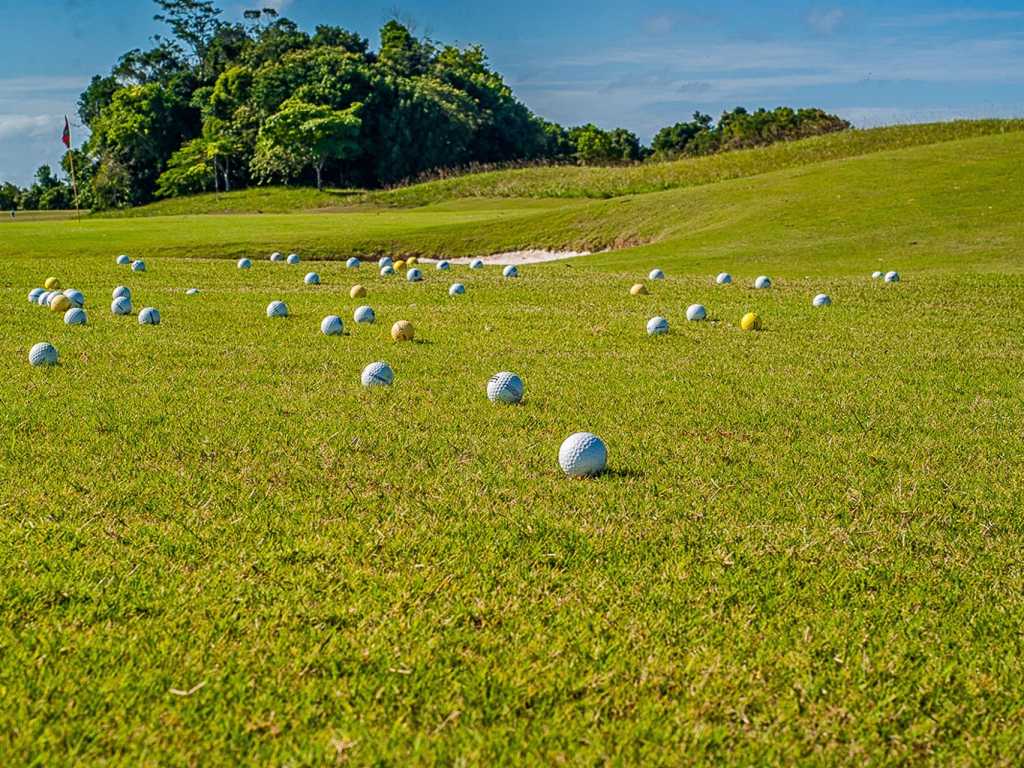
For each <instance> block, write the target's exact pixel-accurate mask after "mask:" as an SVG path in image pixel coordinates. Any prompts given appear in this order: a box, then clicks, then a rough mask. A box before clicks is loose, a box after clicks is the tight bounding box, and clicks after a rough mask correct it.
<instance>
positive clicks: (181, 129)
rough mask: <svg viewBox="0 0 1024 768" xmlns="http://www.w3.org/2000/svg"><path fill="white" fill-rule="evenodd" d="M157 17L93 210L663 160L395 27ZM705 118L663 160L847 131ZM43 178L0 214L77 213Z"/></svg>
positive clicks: (98, 141)
mask: <svg viewBox="0 0 1024 768" xmlns="http://www.w3.org/2000/svg"><path fill="white" fill-rule="evenodd" d="M154 2H155V3H156V4H157V6H158V8H159V13H158V14H157V16H156V18H157V19H158V20H160V21H162V22H164V23H165V24H166V25H167V26H168V27H169V28H170V31H171V35H170V36H169V37H167V38H164V37H159V36H158V37H156V38H155V39H154V43H155V45H154V47H153V48H152V49H150V50H146V51H143V50H138V49H136V50H131V51H129V52H128V53H126V54H124V55H123V56H122V57H121V58H120V59H119V60H118V62H117V63H116V64H115V66H114V67H113V69H112V70H111V73H110V74H109V75H107V76H99V75H97V76H95V77H94V78H93V79H92V82H91V83H90V85H89V86H88V88H87V89H86V90H85V92H84V93H83V94H82V96H81V98H80V100H79V105H78V106H79V117H80V119H81V121H82V123H83V124H85V125H86V126H87V127H88V128H89V131H90V138H89V140H88V141H87V142H86V143H85V145H84V146H83V147H82V148H81V149H80V150H77V151H76V152H75V158H74V159H75V166H76V168H77V171H78V177H79V191H80V193H81V199H82V204H83V206H85V207H92V208H97V209H101V208H116V207H126V206H132V205H137V204H140V203H145V202H149V201H150V200H152V199H154V198H155V197H174V196H178V195H185V194H191V193H195V192H203V191H220V190H225V191H227V190H232V189H236V188H240V187H247V186H252V185H263V184H285V185H287V184H312V183H314V182H315V183H316V185H317V187H318V188H322V187H323V186H324V185H325V184H329V185H332V186H342V187H365V188H375V187H383V186H389V185H394V184H396V183H399V182H401V181H403V180H406V179H412V178H416V177H418V176H421V175H423V174H424V173H427V172H432V171H437V170H442V169H452V168H463V167H468V166H476V165H495V164H499V165H500V164H505V163H522V162H556V163H571V162H575V163H579V164H582V165H601V164H614V163H632V162H638V161H640V160H643V159H645V158H646V157H649V156H651V155H652V151H651V150H648V149H646V148H645V147H642V146H641V144H640V141H639V140H638V138H637V136H636V135H635V134H633V133H631V132H629V131H627V130H625V129H622V128H619V129H615V130H612V131H606V130H602V129H601V128H598V127H597V126H595V125H592V124H588V125H584V126H580V127H577V128H571V129H565V128H563V127H561V126H559V125H556V124H553V123H550V122H548V121H545V120H544V119H542V118H540V117H538V116H536V115H534V114H533V113H532V112H530V110H529V109H528V108H527V107H526V106H525V105H523V104H522V103H520V102H519V101H517V100H516V98H515V97H514V95H513V94H512V90H511V89H510V88H509V87H508V85H506V84H505V82H504V81H503V80H502V78H501V76H500V75H499V74H498V73H496V72H494V71H493V70H492V69H491V68H490V66H489V65H488V62H487V58H486V55H485V54H484V51H483V50H482V49H481V48H480V47H479V46H469V47H466V48H459V47H456V46H452V45H442V44H440V43H437V42H434V41H432V40H429V39H425V38H419V37H416V36H415V35H414V34H413V31H412V30H410V29H409V28H408V27H407V26H406V25H403V24H401V23H399V22H398V21H395V20H392V21H389V22H387V23H386V24H385V25H384V26H383V28H382V29H381V30H380V43H379V47H378V49H377V50H376V51H373V50H371V48H370V43H369V41H368V40H366V39H364V38H362V37H360V36H359V35H358V34H355V33H353V32H350V31H348V30H345V29H343V28H341V27H336V26H325V25H321V26H318V27H317V28H316V30H315V31H314V32H313V33H312V34H310V33H308V32H305V31H303V30H301V29H299V28H298V26H297V25H296V24H295V23H293V22H292V21H290V20H288V19H286V18H283V17H280V16H279V15H278V14H277V13H276V12H275V11H273V10H269V9H265V10H250V11H245V13H244V22H242V23H230V22H226V21H224V20H223V19H222V12H221V10H220V9H219V8H217V7H215V6H214V5H213V3H212V2H210V0H154ZM698 118H699V119H700V120H701V121H705V122H701V123H700V125H698V126H697V127H696V128H694V127H693V125H694V124H680V125H677V126H673V127H672V128H666V129H665V130H663V131H662V132H661V133H659V134H658V139H656V141H655V146H654V149H653V154H654V155H655V156H658V157H666V156H675V155H679V154H703V153H706V152H713V151H719V150H722V149H731V148H734V147H738V146H748V145H750V144H756V143H767V142H771V141H776V140H780V139H785V138H796V137H799V136H803V135H809V134H810V133H815V132H824V131H829V130H838V129H841V128H845V127H848V126H847V124H846V123H844V122H843V121H841V120H839V118H836V117H834V116H831V115H826V114H825V113H823V112H820V111H819V110H801V111H799V112H794V111H793V110H789V109H779V110H775V111H774V112H764V111H761V112H757V113H754V114H752V115H750V114H747V113H746V112H745V111H744V110H742V109H737V110H736V111H734V112H732V113H727V114H726V115H723V118H722V120H721V121H720V123H719V125H718V126H712V125H711V120H710V118H706V117H703V116H698ZM65 166H66V167H65V171H67V170H68V160H67V159H66V160H65ZM42 170H43V169H40V173H42ZM45 175H46V178H45V179H44V178H41V179H40V182H39V184H37V185H35V186H33V187H32V188H31V189H30V190H17V189H16V188H14V187H13V186H10V187H3V188H0V205H3V204H4V203H5V201H6V202H7V207H13V206H21V207H24V208H32V207H43V206H45V205H56V204H58V203H59V204H61V205H66V204H67V203H68V200H69V199H70V194H71V193H70V190H69V189H68V188H67V185H66V183H63V182H61V181H59V180H56V179H53V181H55V183H56V185H57V186H58V187H59V188H61V189H63V192H62V193H61V194H57V193H56V192H54V191H53V190H52V189H51V188H50V187H47V186H46V184H49V183H50V181H49V179H50V177H52V174H51V173H50V171H49V169H46V174H45ZM37 187H38V189H37ZM47 192H49V196H48V197H47ZM7 198H10V200H7Z"/></svg>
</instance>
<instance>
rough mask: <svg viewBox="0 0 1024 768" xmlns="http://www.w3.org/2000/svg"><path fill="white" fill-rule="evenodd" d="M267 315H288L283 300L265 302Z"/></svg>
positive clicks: (286, 306)
mask: <svg viewBox="0 0 1024 768" xmlns="http://www.w3.org/2000/svg"><path fill="white" fill-rule="evenodd" d="M267 317H288V305H287V304H285V303H284V302H283V301H272V302H270V303H269V304H267Z"/></svg>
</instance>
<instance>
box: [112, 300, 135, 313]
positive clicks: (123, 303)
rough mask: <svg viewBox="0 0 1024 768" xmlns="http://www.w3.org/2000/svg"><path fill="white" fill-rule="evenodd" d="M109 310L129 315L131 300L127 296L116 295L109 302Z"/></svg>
mask: <svg viewBox="0 0 1024 768" xmlns="http://www.w3.org/2000/svg"><path fill="white" fill-rule="evenodd" d="M110 311H111V312H112V313H114V314H115V315H130V314H131V313H132V300H131V299H129V298H128V297H127V296H118V297H117V298H115V299H114V300H113V301H112V302H111V303H110Z"/></svg>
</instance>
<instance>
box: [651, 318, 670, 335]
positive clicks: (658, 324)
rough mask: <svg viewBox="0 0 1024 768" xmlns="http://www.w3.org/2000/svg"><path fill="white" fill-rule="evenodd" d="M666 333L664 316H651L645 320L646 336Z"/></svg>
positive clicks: (666, 327) (666, 321)
mask: <svg viewBox="0 0 1024 768" xmlns="http://www.w3.org/2000/svg"><path fill="white" fill-rule="evenodd" d="M666 333H668V320H666V319H665V318H664V317H660V316H659V317H652V318H651V319H650V320H648V321H647V335H648V336H662V335H664V334H666Z"/></svg>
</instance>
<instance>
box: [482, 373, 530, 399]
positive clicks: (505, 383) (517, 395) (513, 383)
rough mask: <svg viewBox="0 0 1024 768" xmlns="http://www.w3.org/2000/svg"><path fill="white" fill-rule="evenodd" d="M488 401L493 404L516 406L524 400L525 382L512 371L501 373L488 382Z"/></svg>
mask: <svg viewBox="0 0 1024 768" xmlns="http://www.w3.org/2000/svg"><path fill="white" fill-rule="evenodd" d="M487 399H488V400H490V401H491V402H492V403H509V404H513V405H514V404H516V403H518V402H520V401H521V400H522V399H523V380H522V379H521V378H519V377H518V376H516V374H514V373H512V372H511V371H501V372H500V373H496V374H494V375H493V376H491V378H490V379H488V380H487Z"/></svg>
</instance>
